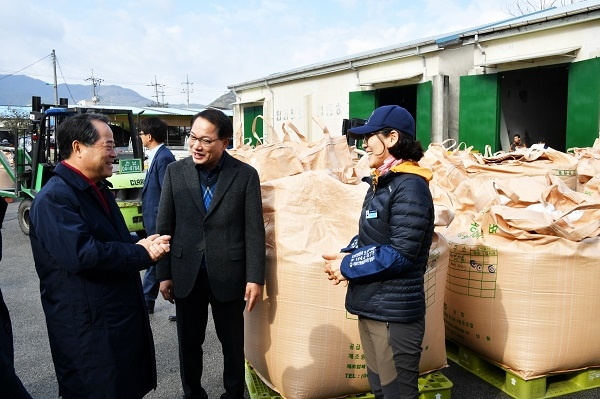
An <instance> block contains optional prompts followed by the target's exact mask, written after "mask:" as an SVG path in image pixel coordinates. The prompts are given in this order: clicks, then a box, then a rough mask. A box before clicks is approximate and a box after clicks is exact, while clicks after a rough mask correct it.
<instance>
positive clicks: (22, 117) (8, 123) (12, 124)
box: [0, 106, 29, 131]
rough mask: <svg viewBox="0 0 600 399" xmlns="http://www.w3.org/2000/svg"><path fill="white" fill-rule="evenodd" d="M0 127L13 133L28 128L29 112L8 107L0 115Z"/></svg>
mask: <svg viewBox="0 0 600 399" xmlns="http://www.w3.org/2000/svg"><path fill="white" fill-rule="evenodd" d="M0 125H2V126H3V127H4V129H7V130H11V131H13V130H16V129H22V128H25V127H28V126H29V112H27V111H24V110H22V109H19V108H12V107H10V106H8V107H7V108H6V110H5V111H4V113H2V114H0Z"/></svg>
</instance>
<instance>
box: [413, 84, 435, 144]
mask: <svg viewBox="0 0 600 399" xmlns="http://www.w3.org/2000/svg"><path fill="white" fill-rule="evenodd" d="M432 91H433V83H432V82H431V81H429V82H423V83H419V84H418V85H417V112H416V114H417V115H416V120H415V123H416V129H417V140H419V141H420V142H421V145H422V146H423V148H424V149H427V147H429V144H430V143H431V108H432V105H431V99H432V97H433V95H432Z"/></svg>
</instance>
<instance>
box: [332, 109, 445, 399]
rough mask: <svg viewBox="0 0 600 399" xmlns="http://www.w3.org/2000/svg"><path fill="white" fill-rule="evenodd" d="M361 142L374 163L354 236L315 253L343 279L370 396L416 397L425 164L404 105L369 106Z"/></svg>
mask: <svg viewBox="0 0 600 399" xmlns="http://www.w3.org/2000/svg"><path fill="white" fill-rule="evenodd" d="M349 135H352V136H354V137H355V138H359V139H363V140H364V141H363V143H364V147H365V150H366V151H367V154H368V156H369V166H370V167H372V168H374V171H373V174H372V175H371V177H370V178H368V179H367V181H368V182H369V183H370V188H369V190H368V192H367V195H366V196H365V201H364V203H363V209H362V214H361V216H360V220H359V233H358V235H357V236H356V237H354V239H352V241H351V242H350V244H349V246H348V247H346V248H344V249H342V253H340V254H331V255H329V254H326V255H323V258H324V259H325V272H326V273H327V274H328V278H329V280H331V281H332V282H333V284H336V285H337V284H339V283H340V281H344V280H346V281H348V282H349V284H348V292H347V294H346V309H347V310H348V312H350V313H352V314H355V315H358V323H359V330H360V337H361V343H362V347H363V350H364V352H365V359H366V363H367V371H368V378H369V384H370V385H371V389H372V390H373V393H374V395H375V397H376V398H378V399H379V398H385V399H398V398H401V399H413V398H414V399H416V398H418V396H419V388H418V378H419V361H420V359H421V350H422V349H421V344H422V342H423V334H424V331H425V292H424V288H423V276H424V273H425V269H426V267H427V260H428V257H429V248H430V246H431V241H432V236H433V229H434V224H433V222H434V210H433V201H432V198H431V192H430V191H429V186H428V182H429V181H430V180H431V178H432V173H431V171H430V170H429V169H425V168H421V167H420V166H419V165H418V163H417V161H419V160H420V159H421V158H422V156H423V148H422V146H421V144H420V143H419V142H418V141H415V123H414V119H413V117H412V116H411V115H410V113H409V112H408V111H406V110H405V109H404V108H402V107H399V106H397V105H386V106H382V107H379V108H377V109H376V110H375V111H374V112H373V114H372V115H371V117H370V118H369V120H368V121H367V123H366V124H365V125H364V126H361V127H357V128H353V129H350V130H349Z"/></svg>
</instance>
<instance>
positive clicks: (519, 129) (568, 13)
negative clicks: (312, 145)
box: [229, 0, 600, 152]
mask: <svg viewBox="0 0 600 399" xmlns="http://www.w3.org/2000/svg"><path fill="white" fill-rule="evenodd" d="M599 55H600V0H588V1H585V2H579V3H574V4H571V5H568V6H564V7H560V8H550V9H546V10H543V11H539V12H536V13H532V14H527V15H523V16H520V17H517V18H511V19H507V20H504V21H500V22H497V23H493V24H489V25H486V26H481V27H478V28H474V29H473V28H469V29H465V30H463V31H460V32H455V33H452V34H443V35H439V36H434V37H429V38H424V39H419V40H414V41H410V42H406V43H401V44H398V45H395V46H389V47H384V48H380V49H376V50H373V51H368V52H364V53H360V54H355V55H352V56H348V57H343V58H338V59H334V60H330V61H326V62H322V63H318V64H312V65H308V66H306V67H302V68H297V69H293V70H289V71H286V72H281V73H275V74H272V75H269V76H266V77H262V78H258V79H255V80H251V81H248V82H243V83H238V84H233V85H230V86H229V89H230V90H232V91H233V92H234V93H235V95H236V101H235V103H234V107H233V120H234V126H235V127H236V128H237V127H238V126H240V125H241V126H242V131H243V134H244V140H245V142H246V143H250V144H254V143H255V142H256V140H255V139H254V138H253V132H252V125H253V123H252V122H253V121H254V119H255V118H256V116H257V115H262V116H263V117H264V120H265V121H266V122H264V123H267V122H268V123H269V124H270V125H272V126H274V127H275V128H276V130H277V131H281V129H280V127H281V125H282V124H283V123H284V122H286V121H290V122H292V123H293V124H294V125H295V126H296V127H298V129H299V130H300V131H301V132H302V133H303V134H306V135H307V136H308V139H309V140H316V139H319V138H320V137H321V132H322V131H321V128H320V127H319V126H318V125H317V124H316V123H314V122H313V121H312V119H313V118H312V117H313V116H315V117H318V118H319V119H321V120H322V121H323V122H324V123H325V124H326V126H327V127H328V129H329V131H330V132H331V134H332V135H340V134H344V133H345V129H346V128H347V127H348V126H350V125H351V124H353V123H360V122H361V120H364V119H366V118H368V117H369V115H370V114H371V112H372V111H373V109H375V108H376V107H378V106H381V105H387V104H398V105H400V106H403V107H405V108H406V109H407V110H409V111H410V112H411V113H412V114H413V116H415V120H416V127H417V139H418V140H420V141H421V142H422V143H423V146H424V147H426V146H427V145H428V144H429V143H430V142H440V141H443V140H444V139H447V138H452V139H456V140H458V141H462V142H465V143H467V144H468V145H473V146H474V148H475V149H476V150H479V151H482V152H483V151H484V150H485V147H486V146H488V145H489V148H490V149H491V150H492V151H497V150H501V149H503V150H508V146H509V143H510V141H509V140H512V136H513V135H514V134H520V135H521V137H522V138H523V139H524V140H525V141H529V144H533V143H536V142H539V141H541V140H544V141H545V142H546V144H547V145H549V146H551V147H553V148H555V149H557V150H561V151H565V150H566V149H568V148H571V147H584V146H591V145H592V144H593V142H594V139H595V138H596V137H598V134H599V130H600V124H599V120H600V58H599ZM259 121H260V120H259ZM260 122H261V123H257V124H256V126H257V127H256V129H255V130H256V133H257V134H258V135H259V136H262V137H264V138H265V139H266V140H267V141H270V140H271V138H270V137H269V136H270V135H271V134H272V132H271V130H270V129H269V128H268V127H267V126H265V125H264V123H262V121H260Z"/></svg>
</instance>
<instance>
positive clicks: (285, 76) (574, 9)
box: [228, 0, 600, 91]
mask: <svg viewBox="0 0 600 399" xmlns="http://www.w3.org/2000/svg"><path fill="white" fill-rule="evenodd" d="M596 9H600V0H587V1H583V2H579V3H573V4H569V5H567V6H564V7H558V8H557V7H552V8H549V9H546V10H542V11H537V12H534V13H531V14H526V15H522V16H519V17H511V18H508V19H505V20H502V21H498V22H494V23H491V24H485V25H480V26H477V27H470V28H467V29H463V30H460V31H456V32H451V33H444V34H440V35H436V36H431V37H426V38H421V39H416V40H411V41H407V42H403V43H399V44H395V45H392V46H387V47H381V48H378V49H375V50H370V51H365V52H362V53H357V54H353V55H350V56H345V57H340V58H334V59H331V60H329V61H324V62H320V63H315V64H310V65H307V66H304V67H300V68H296V69H291V70H288V71H285V72H279V73H274V74H271V75H267V76H265V77H262V78H259V79H254V80H250V81H247V82H241V83H237V84H233V85H230V86H228V88H229V89H231V90H234V91H235V90H236V89H240V88H252V87H259V86H264V85H265V84H270V83H279V82H283V81H287V80H292V79H293V77H294V76H295V75H299V76H300V75H302V74H306V73H308V72H311V71H313V72H314V71H318V70H323V71H324V72H323V73H331V72H334V71H336V70H344V69H352V68H353V67H354V65H353V63H354V62H357V61H361V60H366V59H370V58H376V57H380V56H385V55H388V56H389V57H390V58H389V59H393V57H392V56H391V55H392V54H394V53H399V52H403V51H404V52H406V54H405V55H404V56H410V55H416V54H419V51H420V48H423V47H425V46H430V45H432V44H435V45H436V47H437V49H440V50H441V49H443V47H444V46H448V45H450V44H452V43H455V42H456V43H458V44H460V42H461V40H462V39H463V38H465V37H470V36H474V35H475V34H482V33H487V32H492V31H500V30H504V29H511V28H514V27H516V26H523V25H529V24H533V23H538V22H542V21H550V20H554V19H560V18H563V17H565V16H571V15H575V14H581V13H586V12H589V11H593V10H596ZM410 50H413V51H412V52H410ZM395 58H400V57H399V56H396V57H395Z"/></svg>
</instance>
